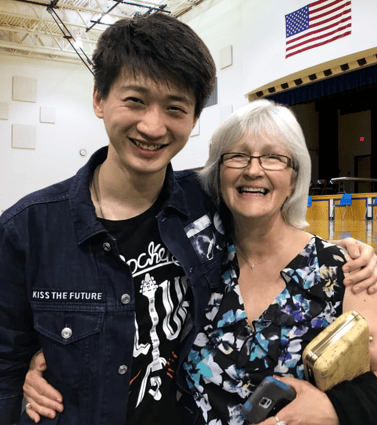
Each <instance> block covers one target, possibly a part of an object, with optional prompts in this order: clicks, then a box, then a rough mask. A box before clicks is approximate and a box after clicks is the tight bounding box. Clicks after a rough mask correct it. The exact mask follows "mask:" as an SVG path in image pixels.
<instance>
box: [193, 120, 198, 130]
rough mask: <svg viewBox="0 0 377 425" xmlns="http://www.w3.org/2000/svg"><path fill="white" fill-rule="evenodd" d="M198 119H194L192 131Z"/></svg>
mask: <svg viewBox="0 0 377 425" xmlns="http://www.w3.org/2000/svg"><path fill="white" fill-rule="evenodd" d="M198 119H199V117H194V123H193V125H192V129H194V127H195V126H196V123H197V122H198Z"/></svg>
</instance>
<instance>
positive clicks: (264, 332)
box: [184, 236, 345, 425]
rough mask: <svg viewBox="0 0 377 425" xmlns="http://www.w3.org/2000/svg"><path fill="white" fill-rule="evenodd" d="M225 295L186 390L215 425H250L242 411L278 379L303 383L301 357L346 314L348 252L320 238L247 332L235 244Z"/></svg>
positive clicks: (194, 353) (191, 360)
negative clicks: (269, 379)
mask: <svg viewBox="0 0 377 425" xmlns="http://www.w3.org/2000/svg"><path fill="white" fill-rule="evenodd" d="M227 249H228V256H227V258H226V260H225V262H224V264H223V270H222V272H223V273H222V283H223V285H221V286H220V287H221V288H222V290H223V292H216V293H213V294H212V296H211V299H210V302H209V304H208V307H207V309H206V313H205V318H204V321H203V324H202V328H201V330H200V332H199V334H198V335H197V337H196V340H195V342H194V345H193V347H192V349H191V351H190V353H189V355H188V357H187V359H186V360H185V363H184V369H185V370H186V373H187V382H188V385H189V387H190V389H191V391H192V393H193V395H194V398H195V401H196V403H197V405H198V406H199V408H200V409H201V411H202V413H203V418H204V420H205V422H206V423H207V424H210V425H223V424H224V425H225V424H229V425H239V424H244V423H246V422H245V421H244V419H243V416H242V414H241V406H242V404H243V403H244V402H245V400H246V399H247V398H248V397H249V396H250V394H252V392H253V391H254V389H255V388H256V386H257V385H258V384H259V383H260V382H261V381H262V380H263V378H265V377H266V376H270V375H272V374H276V375H280V376H293V377H296V378H298V379H304V367H303V363H302V353H303V350H304V349H305V347H306V345H307V344H308V342H309V341H311V340H312V339H313V338H314V337H315V336H316V335H318V334H319V333H320V332H321V331H322V330H323V329H324V328H325V327H327V326H328V325H329V324H330V323H331V322H333V321H334V320H335V319H336V318H337V317H338V316H339V315H340V314H341V313H342V301H343V297H344V286H343V278H344V276H343V272H342V270H341V267H342V265H343V264H344V263H345V257H344V254H343V252H342V250H341V249H340V248H339V247H337V246H335V245H333V244H330V243H328V242H326V241H324V240H323V239H321V238H319V237H317V236H314V237H313V238H312V239H311V241H310V242H309V243H308V245H307V246H306V247H305V248H304V249H303V250H302V251H301V253H300V254H299V255H298V256H297V257H296V258H294V259H293V260H292V261H291V262H290V264H289V265H288V266H287V267H286V268H285V269H284V270H282V271H281V276H282V277H283V279H284V281H285V283H286V287H285V289H284V290H283V291H282V292H281V293H280V294H279V295H278V296H277V298H276V299H275V300H274V302H273V303H272V304H271V305H270V306H269V307H268V308H267V309H266V311H265V312H264V313H263V314H262V315H261V316H260V317H259V319H258V320H255V321H254V322H253V329H252V328H251V327H250V326H249V325H248V322H247V318H246V314H245V310H244V306H243V300H242V297H241V294H240V290H239V286H238V276H239V266H238V262H237V258H236V253H235V247H234V245H233V244H232V243H231V242H229V244H228V246H227Z"/></svg>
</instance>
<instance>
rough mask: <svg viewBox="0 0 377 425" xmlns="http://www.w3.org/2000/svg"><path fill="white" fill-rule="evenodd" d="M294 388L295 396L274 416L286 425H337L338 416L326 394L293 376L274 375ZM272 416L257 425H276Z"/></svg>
mask: <svg viewBox="0 0 377 425" xmlns="http://www.w3.org/2000/svg"><path fill="white" fill-rule="evenodd" d="M276 378H278V379H279V380H281V381H283V382H285V383H286V384H288V385H290V386H291V387H293V388H294V389H295V390H296V393H297V395H296V398H295V399H294V400H293V401H291V402H290V403H289V404H288V405H287V406H285V407H284V408H283V409H281V410H280V411H279V412H278V413H277V415H276V416H275V418H276V417H277V418H278V419H279V421H283V422H286V424H287V425H339V421H338V416H337V414H336V412H335V409H334V407H333V405H332V404H331V402H330V400H329V398H328V397H327V395H326V394H325V393H324V392H323V391H321V390H319V389H318V388H316V387H314V386H313V385H311V384H309V382H306V381H302V380H300V379H295V378H281V377H276ZM275 418H274V417H271V418H268V419H266V420H265V421H263V422H260V424H259V425H276V422H277V421H276V419H275Z"/></svg>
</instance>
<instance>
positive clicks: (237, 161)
mask: <svg viewBox="0 0 377 425" xmlns="http://www.w3.org/2000/svg"><path fill="white" fill-rule="evenodd" d="M223 164H224V165H226V166H227V167H230V168H245V167H247V165H248V164H249V157H248V156H247V155H242V154H237V153H227V154H224V155H223Z"/></svg>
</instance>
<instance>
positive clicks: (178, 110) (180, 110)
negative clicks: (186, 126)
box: [169, 106, 186, 114]
mask: <svg viewBox="0 0 377 425" xmlns="http://www.w3.org/2000/svg"><path fill="white" fill-rule="evenodd" d="M169 111H171V112H173V113H182V114H185V113H186V111H185V110H184V109H183V108H181V107H180V106H169Z"/></svg>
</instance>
